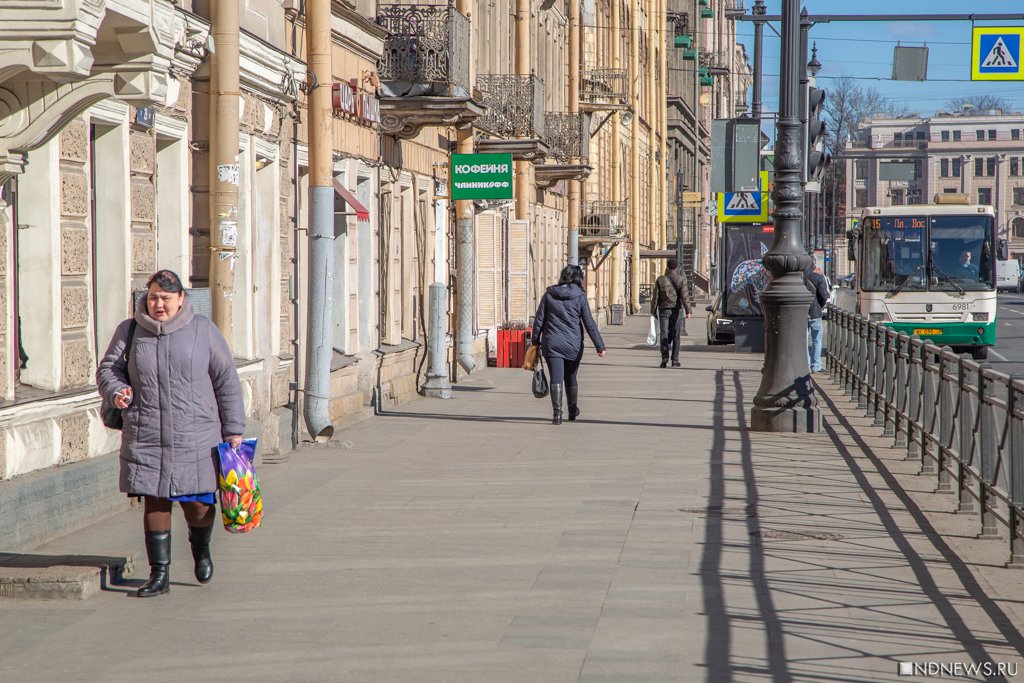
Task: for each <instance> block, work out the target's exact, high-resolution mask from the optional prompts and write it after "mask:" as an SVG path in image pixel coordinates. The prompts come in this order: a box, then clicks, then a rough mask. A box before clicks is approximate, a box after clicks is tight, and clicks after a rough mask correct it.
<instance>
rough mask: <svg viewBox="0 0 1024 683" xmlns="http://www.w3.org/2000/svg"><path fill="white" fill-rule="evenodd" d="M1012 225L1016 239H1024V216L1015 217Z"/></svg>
mask: <svg viewBox="0 0 1024 683" xmlns="http://www.w3.org/2000/svg"><path fill="white" fill-rule="evenodd" d="M1012 225H1013V237H1014V239H1020V240H1024V216H1018V217H1017V218H1014V219H1013V223H1012Z"/></svg>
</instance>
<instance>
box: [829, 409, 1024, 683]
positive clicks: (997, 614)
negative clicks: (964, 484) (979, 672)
mask: <svg viewBox="0 0 1024 683" xmlns="http://www.w3.org/2000/svg"><path fill="white" fill-rule="evenodd" d="M818 395H819V396H820V397H822V398H824V400H825V401H826V402H827V403H828V406H829V409H830V410H831V411H832V415H834V416H835V419H836V420H837V421H838V422H839V423H840V424H841V425H842V427H843V429H844V430H845V431H846V433H847V434H849V435H850V437H852V438H853V440H854V441H855V442H856V444H857V446H858V447H859V448H860V450H861V451H862V452H863V454H864V456H865V457H867V459H868V460H869V461H870V462H871V464H872V466H873V467H874V468H875V470H876V471H877V472H878V474H879V476H881V477H882V479H883V480H884V481H885V484H886V486H887V487H888V488H889V490H890V491H892V493H893V494H895V495H896V496H897V498H899V500H900V503H901V504H902V505H903V507H904V509H905V510H906V511H907V512H908V513H910V515H911V516H912V517H913V519H914V522H915V523H916V524H917V525H918V526H919V527H920V529H921V531H922V533H924V535H925V536H926V537H927V538H928V540H929V541H930V542H931V544H932V545H933V546H934V547H935V550H937V551H938V552H939V553H940V554H941V555H942V558H943V560H945V562H946V564H947V565H948V566H949V567H950V568H951V569H952V570H953V571H954V572H955V573H956V576H957V579H958V580H959V581H960V583H961V585H962V586H963V588H964V590H965V591H966V592H967V594H968V595H969V596H970V597H971V599H973V600H975V601H976V602H977V604H978V606H979V607H981V608H982V609H983V610H984V611H985V614H986V615H988V617H989V619H991V620H992V623H993V624H995V626H996V628H998V629H999V632H1000V633H1001V634H1002V636H1003V637H1004V638H1005V639H1006V642H1007V644H1009V645H1010V646H1011V647H1013V648H1015V649H1016V650H1017V651H1018V652H1024V635H1022V634H1021V632H1020V631H1019V630H1018V629H1017V628H1016V627H1015V626H1014V624H1013V622H1012V620H1011V618H1010V617H1009V616H1008V615H1007V614H1006V613H1005V612H1004V611H1003V610H1002V608H1000V607H999V605H998V604H997V603H996V602H995V601H994V600H992V599H991V598H989V597H988V595H987V593H986V592H985V589H984V588H982V587H981V586H980V585H979V584H978V581H977V579H976V578H975V577H974V575H973V574H972V573H971V570H970V569H969V568H968V566H967V564H966V563H964V562H963V560H961V559H960V557H959V556H958V555H957V554H956V553H955V552H954V551H953V550H952V549H951V548H950V547H949V545H947V543H946V541H945V540H944V539H943V537H942V536H941V535H940V534H939V533H938V532H936V531H935V528H934V527H933V526H932V524H931V522H930V521H929V520H928V517H927V516H926V515H925V514H924V512H923V511H922V510H921V508H920V507H919V506H918V505H917V503H915V502H914V499H913V498H911V497H910V495H909V494H907V493H906V491H904V490H903V488H902V487H901V486H900V483H899V481H898V480H897V479H896V477H894V476H893V475H892V473H890V472H889V470H888V468H887V467H886V466H885V464H884V463H882V461H881V460H879V458H878V457H877V456H876V455H875V453H874V451H872V449H871V447H870V446H869V445H868V443H867V442H866V441H865V440H864V438H863V437H862V436H861V435H860V434H859V433H858V432H857V431H856V429H855V428H854V427H853V425H852V424H851V423H850V422H849V420H848V419H847V418H846V417H845V416H844V415H843V414H842V412H841V411H840V410H839V409H838V407H837V406H836V404H835V402H834V401H833V400H832V397H831V396H829V395H828V393H827V392H820V393H819V394H818ZM824 428H825V431H826V433H827V434H828V436H829V437H830V438H831V440H832V442H833V444H834V445H835V447H836V450H837V451H838V453H839V455H841V456H842V458H843V460H844V461H845V462H846V464H847V466H848V467H849V468H850V472H851V473H852V474H853V475H854V477H855V478H856V480H857V483H858V485H859V486H860V489H861V491H863V493H864V495H865V496H866V497H867V498H868V500H869V501H870V502H871V505H872V507H874V509H875V512H876V513H877V514H878V517H879V519H880V520H881V522H882V524H883V525H884V526H885V529H886V531H887V532H888V533H889V535H890V536H891V537H892V539H893V541H894V542H895V543H896V546H897V547H898V548H899V550H900V552H901V553H902V555H903V556H904V557H905V558H906V560H907V562H908V564H909V566H910V567H911V569H912V570H913V572H914V576H915V578H916V579H917V582H918V584H919V585H920V587H921V589H922V590H923V592H924V594H925V595H926V596H927V597H928V598H929V599H930V600H931V601H932V603H933V604H934V605H935V608H936V609H937V610H938V611H939V613H940V614H941V615H942V617H943V619H944V620H945V622H946V625H947V626H948V627H949V630H950V632H951V633H952V634H953V636H954V637H955V638H956V639H957V641H959V643H960V644H961V645H962V646H963V648H964V650H963V651H964V653H965V654H967V655H969V656H970V658H972V659H973V660H974V661H976V662H982V661H986V660H988V659H989V655H988V653H987V652H986V651H985V648H984V647H983V645H982V644H981V643H979V641H978V636H977V635H976V634H973V633H972V632H971V630H970V628H969V627H968V626H967V625H966V624H964V622H963V618H962V617H961V616H960V614H959V613H958V612H957V610H956V608H955V606H954V605H953V604H952V603H951V602H950V600H949V598H948V597H947V596H946V595H944V594H943V593H942V591H941V590H940V589H939V587H938V586H937V585H936V582H935V579H934V578H933V577H932V575H931V573H930V572H929V570H928V566H927V564H926V562H925V561H924V559H923V558H922V557H921V555H920V554H919V553H918V552H917V551H916V550H915V549H914V547H913V546H912V545H911V543H910V542H909V541H908V540H907V538H906V537H905V536H904V534H903V532H902V531H901V530H900V528H899V525H898V524H897V523H896V521H895V520H894V519H893V517H892V514H891V513H890V512H889V509H888V508H887V507H886V505H885V503H884V502H883V501H882V499H881V497H880V496H879V494H878V492H877V491H876V490H875V489H874V487H872V485H871V483H870V482H869V481H868V479H867V476H866V475H865V473H864V470H863V469H862V468H861V466H860V465H859V464H858V462H857V458H856V457H854V454H853V453H852V452H851V451H850V449H849V447H847V446H846V445H845V444H844V443H843V441H842V439H841V438H840V436H839V434H838V432H837V431H836V429H835V427H833V426H832V425H831V424H829V423H828V421H825V424H824ZM988 680H1002V681H1005V680H1006V678H1005V677H1003V676H998V677H995V676H993V677H992V678H990V679H988Z"/></svg>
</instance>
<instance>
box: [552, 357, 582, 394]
mask: <svg viewBox="0 0 1024 683" xmlns="http://www.w3.org/2000/svg"><path fill="white" fill-rule="evenodd" d="M544 362H545V363H547V364H548V374H549V375H551V377H550V381H551V383H552V384H565V386H566V388H572V387H575V386H576V373H577V372H578V371H579V369H580V359H576V360H567V359H565V358H559V357H557V356H544Z"/></svg>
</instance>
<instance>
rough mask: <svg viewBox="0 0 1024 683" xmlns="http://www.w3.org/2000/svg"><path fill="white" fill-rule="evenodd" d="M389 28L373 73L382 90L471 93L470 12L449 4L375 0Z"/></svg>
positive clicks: (379, 19) (444, 94) (379, 18)
mask: <svg viewBox="0 0 1024 683" xmlns="http://www.w3.org/2000/svg"><path fill="white" fill-rule="evenodd" d="M377 23H378V24H379V25H380V26H381V27H383V28H384V30H386V31H387V32H388V37H387V38H386V39H385V41H384V52H383V55H382V56H381V59H380V62H379V63H378V65H377V75H378V76H379V78H380V81H381V87H382V89H383V92H384V95H385V96H390V97H410V96H411V97H416V96H421V95H434V96H436V97H468V96H469V87H470V82H469V59H470V56H469V35H470V24H469V18H468V17H467V16H466V15H464V14H462V13H461V12H459V11H458V10H456V9H455V8H454V7H451V6H449V5H414V4H402V5H379V6H378V9H377Z"/></svg>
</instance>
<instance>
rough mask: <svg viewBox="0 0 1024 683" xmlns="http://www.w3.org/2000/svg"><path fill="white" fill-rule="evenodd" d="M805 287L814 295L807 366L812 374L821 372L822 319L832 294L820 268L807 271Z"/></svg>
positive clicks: (809, 322)
mask: <svg viewBox="0 0 1024 683" xmlns="http://www.w3.org/2000/svg"><path fill="white" fill-rule="evenodd" d="M804 286H805V287H807V289H809V290H810V291H811V293H812V294H813V295H814V299H813V300H812V301H811V305H810V307H809V308H808V309H807V340H808V349H807V365H808V367H810V369H811V372H821V318H822V315H823V314H824V309H825V305H826V304H828V299H829V296H830V295H831V292H829V287H828V280H826V279H825V276H824V275H823V274H822V272H821V269H820V268H808V269H807V272H805V273H804Z"/></svg>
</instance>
